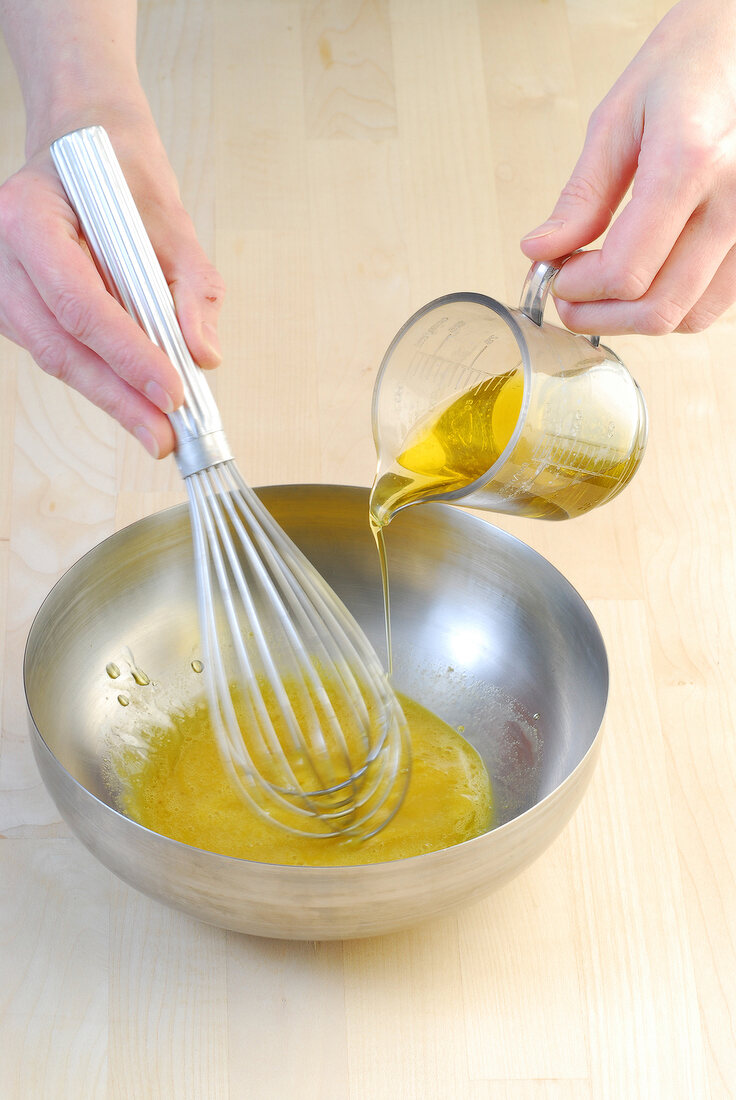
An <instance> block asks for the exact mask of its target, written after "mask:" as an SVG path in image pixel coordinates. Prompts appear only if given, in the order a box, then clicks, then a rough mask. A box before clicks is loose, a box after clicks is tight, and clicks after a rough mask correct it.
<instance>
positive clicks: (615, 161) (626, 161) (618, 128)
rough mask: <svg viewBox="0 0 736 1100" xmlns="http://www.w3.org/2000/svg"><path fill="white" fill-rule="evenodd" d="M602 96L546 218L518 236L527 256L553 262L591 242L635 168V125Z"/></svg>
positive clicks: (597, 235) (606, 220) (636, 137)
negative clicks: (575, 162)
mask: <svg viewBox="0 0 736 1100" xmlns="http://www.w3.org/2000/svg"><path fill="white" fill-rule="evenodd" d="M616 103H617V100H616V99H614V98H611V99H606V100H604V101H603V103H602V104H601V105H600V106H599V107H598V108H596V110H595V111H594V112H593V114H592V115H591V119H590V123H589V125H588V132H587V135H586V139H585V144H584V146H583V150H582V153H581V154H580V158H579V159H578V162H577V164H576V165H575V168H574V170H573V173H572V175H571V176H570V179H569V180H568V181H567V183H566V184H565V186H564V187H563V189H562V192H561V193H560V196H559V198H558V200H557V202H556V204H555V207H554V210H553V211H552V213H551V215H550V217H549V218H548V219H547V221H546V222H544V223H543V224H542V225H540V226H538V227H537V228H536V229H533V230H532V231H531V232H530V233H528V234H527V235H526V236H525V237H523V238H522V241H521V248H522V251H523V252H524V253H525V255H527V256H528V257H529V258H530V259H534V260H552V259H555V258H556V257H558V256H564V255H567V254H568V253H570V252H574V251H575V249H578V248H582V247H583V246H584V245H586V244H590V242H591V241H594V240H595V239H596V237H599V236H600V235H601V233H603V231H604V230H605V228H606V227H607V226H608V225H609V223H610V221H611V219H612V217H613V215H614V212H615V210H616V209H617V207H618V205H619V203H620V202H621V200H622V198H623V197H624V195H625V194H626V191H627V189H628V187H629V184H630V183H631V180H632V178H633V175H634V172H635V170H636V163H637V155H638V134H639V132H640V131H639V128H638V126H637V124H636V123H635V122H634V121H633V120H632V121H631V122H629V123H628V124H627V121H626V119H622V117H621V113H620V111H619V109H618V108H617V106H616Z"/></svg>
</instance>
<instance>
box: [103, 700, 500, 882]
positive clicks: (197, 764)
mask: <svg viewBox="0 0 736 1100" xmlns="http://www.w3.org/2000/svg"><path fill="white" fill-rule="evenodd" d="M400 701H401V705H402V707H403V709H404V714H405V716H406V719H407V722H408V725H409V731H410V735H411V744H412V769H411V778H410V781H409V786H408V790H407V793H406V796H405V798H404V801H403V803H402V805H401V808H400V809H399V811H398V813H397V814H396V816H395V817H394V818H393V819H392V820H391V821H390V822H389V823H388V824H387V825H386V826H385V827H384V828H383V829H381V831H380V832H379V833H377V834H376V835H375V836H373V837H369V838H368V839H366V840H355V839H352V838H349V837H345V836H338V837H324V838H323V837H320V838H314V837H305V836H297V835H295V834H292V833H289V832H286V831H284V830H283V829H281V828H279V827H278V826H277V825H274V824H272V823H271V822H269V821H267V820H264V818H263V817H261V815H260V814H258V812H257V811H256V810H254V809H252V808H251V807H250V806H249V805H248V804H247V803H246V802H245V801H244V800H243V798H242V796H241V795H240V794H239V793H238V792H237V790H236V789H235V788H234V787H233V785H232V782H231V780H230V778H229V775H228V773H227V771H226V769H225V767H224V766H223V763H222V760H221V758H220V754H219V750H218V747H217V744H216V741H215V738H214V734H213V732H212V727H211V725H210V720H209V716H208V711H207V706H206V704H205V703H204V702H203V703H201V704H199V705H198V706H196V707H193V708H192V709H191V710H188V711H186V712H182V713H179V714H175V715H172V716H171V724H170V726H169V727H168V728H167V729H151V730H145V731H144V734H145V742H146V744H147V746H148V748H147V751H146V752H145V754H144V756H143V758H142V759H141V754H140V750H130V751H129V752H128V753H127V754H126V752H125V751H123V752H122V753H121V755H120V757H119V758H118V759H117V760H116V764H115V771H116V773H117V776H118V780H119V782H120V786H121V793H120V795H119V803H120V806H121V809H122V810H123V811H124V813H126V814H127V815H128V817H131V818H132V819H133V820H134V821H137V822H138V823H139V824H140V825H144V826H145V827H146V828H147V829H151V830H152V831H153V832H156V833H160V834H161V835H163V836H168V837H171V838H172V839H173V840H178V841H181V842H182V843H184V844H189V845H192V846H193V847H195V848H204V849H206V850H207V851H211V852H219V853H221V854H222V855H227V856H236V857H238V858H240V859H248V860H255V861H257V862H260V863H275V864H288V865H292V866H318V867H326V866H349V865H351V864H364V863H380V862H383V861H385V860H394V859H406V858H408V857H409V856H416V855H421V854H422V853H424V852H433V851H436V850H438V849H440V848H448V847H450V846H452V845H454V844H460V843H461V842H462V841H464V840H469V839H471V838H472V837H474V836H478V835H479V834H480V833H483V832H485V831H486V830H487V829H489V828H490V827H491V825H492V819H493V797H492V791H491V784H490V780H489V777H488V773H487V771H486V768H485V765H484V764H483V761H482V760H481V758H480V756H479V755H478V753H477V752H476V750H475V749H474V748H473V747H472V745H470V744H469V743H468V742H467V741H466V740H465V738H463V737H461V736H460V734H459V733H457V732H456V731H455V730H454V729H453V728H452V727H451V726H449V725H448V724H447V723H446V722H443V721H442V720H441V719H440V718H438V717H437V716H436V715H434V714H432V713H431V712H430V711H428V710H427V709H426V708H425V707H422V706H420V704H418V703H415V702H414V701H413V700H411V699H407V698H406V697H405V696H400Z"/></svg>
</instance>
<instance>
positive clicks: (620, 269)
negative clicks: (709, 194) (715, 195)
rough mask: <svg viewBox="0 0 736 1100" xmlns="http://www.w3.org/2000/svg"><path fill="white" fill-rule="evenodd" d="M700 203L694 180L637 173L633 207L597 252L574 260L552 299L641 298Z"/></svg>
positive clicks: (557, 281) (557, 280) (558, 278)
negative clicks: (555, 297) (554, 297)
mask: <svg viewBox="0 0 736 1100" xmlns="http://www.w3.org/2000/svg"><path fill="white" fill-rule="evenodd" d="M699 198H700V192H699V186H697V188H696V185H695V184H694V182H693V181H692V180H686V179H683V180H680V179H679V178H676V177H675V174H674V173H669V174H668V173H665V174H662V173H660V171H659V169H658V170H657V171H656V173H646V172H641V171H640V172H638V173H637V176H636V180H635V182H634V189H633V193H632V197H631V201H630V202H629V203H628V204H627V205H626V206H625V207H624V209H623V210H622V212H621V213H620V214H619V216H618V217H617V218H616V220H615V221H614V223H613V225H612V226H611V228H610V229H609V231H608V234H607V236H606V239H605V241H604V242H603V245H602V247H601V248H600V250H597V251H596V250H594V251H589V252H584V253H581V254H578V255H577V256H572V257H571V258H570V260H568V261H567V262H566V263H565V265H564V267H563V268H562V270H561V271H560V273H559V274H558V275H557V276H556V278H555V286H554V293H555V295H556V296H557V297H558V298H563V299H565V300H566V301H569V302H593V301H598V300H601V301H602V300H607V299H615V300H617V301H625V302H633V301H636V300H637V299H639V298H641V297H642V296H643V295H645V294H646V293H647V291H648V290H649V288H650V287H651V286H652V283H653V282H654V280H655V278H656V277H657V275H658V273H659V271H660V270H661V269H662V268H663V266H664V264H665V262H666V260H667V258H668V256H669V255H670V253H671V252H672V250H673V248H674V247H675V245H676V242H677V241H678V239H679V238H680V236H681V234H682V232H683V230H684V229H685V226H686V225H687V224H688V222H689V221H690V219H691V217H692V216H693V213H694V211H695V210H696V209H697V204H698V201H699ZM721 255H722V254H721Z"/></svg>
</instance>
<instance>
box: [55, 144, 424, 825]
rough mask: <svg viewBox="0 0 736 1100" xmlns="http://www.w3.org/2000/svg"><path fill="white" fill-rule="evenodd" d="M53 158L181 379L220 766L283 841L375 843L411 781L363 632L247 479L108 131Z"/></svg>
mask: <svg viewBox="0 0 736 1100" xmlns="http://www.w3.org/2000/svg"><path fill="white" fill-rule="evenodd" d="M51 151H52V156H53V159H54V163H55V164H56V167H57V170H58V172H59V175H60V177H61V180H62V183H63V184H64V187H65V189H66V191H67V194H68V196H69V200H70V202H71V204H72V206H73V208H74V209H75V211H76V213H77V216H78V218H79V222H80V226H81V228H82V232H83V233H84V236H85V239H86V241H87V244H88V246H89V249H90V252H91V253H92V256H93V257H94V259H95V262H96V264H97V266H98V268H99V270H100V273H101V275H102V277H103V279H104V281H105V284H106V285H107V288H108V290H109V291H110V292H111V293H112V294H113V295H114V296H115V297H116V298H117V299H118V301H119V302H120V303H121V304H122V305H123V306H124V308H125V309H127V310H128V312H129V313H130V314H131V315H132V316H133V317H134V318H135V320H136V321H138V323H139V324H140V325H141V327H142V328H143V329H144V330H145V332H146V333H147V334H148V336H149V337H150V338H151V340H153V341H154V342H155V343H156V344H158V346H159V347H161V348H162V349H163V350H164V351H165V352H166V353H167V355H168V356H169V358H170V359H171V361H172V362H173V363H174V365H175V366H176V367H177V368H178V370H179V372H180V374H181V375H182V378H183V382H184V391H185V402H184V405H183V406H182V407H181V408H180V409H177V410H176V411H175V412H173V413H171V415H170V420H171V423H172V426H173V428H174V432H175V435H176V439H177V449H176V461H177V465H178V467H179V471H180V473H181V475H182V477H183V478H184V482H185V485H186V487H187V492H188V495H189V509H190V517H191V525H192V537H193V543H194V562H195V573H196V581H197V594H198V604H199V617H200V629H201V635H202V647H203V653H202V656H203V660H204V665H205V674H206V683H207V695H208V702H209V708H210V714H211V719H212V725H213V729H214V732H215V736H216V738H217V740H218V744H219V746H220V750H221V753H222V756H223V759H224V760H225V762H226V764H227V765H228V767H229V770H230V773H231V775H232V776H233V778H234V780H235V782H236V784H237V786H238V788H239V789H240V791H241V792H242V794H243V796H244V797H245V798H246V799H248V801H249V802H251V803H252V804H253V805H254V806H255V807H256V809H257V810H258V811H259V812H260V813H261V814H263V815H264V816H266V817H268V818H269V819H271V820H272V821H274V822H275V823H277V824H278V825H280V826H282V827H283V828H285V829H288V830H291V831H293V832H297V833H305V834H308V835H312V836H315V837H326V836H335V835H339V834H347V835H350V836H355V837H367V836H371V835H373V834H374V833H376V832H378V830H379V829H381V828H382V827H383V826H384V825H385V824H386V822H387V821H389V820H390V819H391V818H392V817H393V816H394V814H395V813H396V811H397V810H398V808H399V806H400V805H401V801H402V799H403V796H404V793H405V791H406V786H407V783H408V778H409V770H410V748H409V738H408V732H407V728H406V722H405V719H404V716H403V713H402V711H401V707H400V705H399V702H398V700H397V698H396V695H395V694H394V692H393V690H392V688H391V686H390V684H389V681H388V678H387V676H386V674H385V672H384V670H383V669H382V667H381V664H380V661H379V660H378V657H377V655H376V653H375V652H374V650H373V648H372V646H371V645H370V642H369V641H368V639H367V638H366V637H365V635H364V634H363V632H362V630H361V629H360V627H359V626H358V624H357V623H356V622H355V620H354V619H353V618H352V616H351V615H350V613H349V612H348V611H347V609H346V608H345V607H344V605H343V604H342V603H341V601H340V600H339V599H338V597H337V596H336V595H335V593H334V592H333V591H332V590H331V589H330V587H329V586H328V585H327V583H326V582H325V581H324V580H323V578H322V577H321V576H320V575H319V574H318V573H317V571H316V570H315V569H314V568H313V567H312V565H311V564H310V563H309V562H308V561H307V559H306V558H305V557H304V555H303V554H302V553H301V552H300V551H299V550H298V549H297V547H296V546H295V545H294V544H293V543H292V542H291V540H290V539H289V538H288V537H287V536H286V534H285V533H284V532H283V531H282V530H281V528H280V527H279V526H278V524H276V523H275V521H274V520H273V519H272V517H271V516H270V515H269V513H268V512H267V511H266V509H265V508H264V507H263V505H262V504H261V502H260V501H259V499H258V497H257V496H256V494H255V493H254V492H253V490H252V489H250V488H249V486H248V485H247V484H246V483H245V481H244V480H243V478H242V476H241V474H240V472H239V471H238V468H237V466H236V464H235V462H234V461H233V458H232V455H231V453H230V449H229V447H228V444H227V440H226V438H225V433H224V431H223V428H222V422H221V420H220V415H219V412H218V409H217V406H216V404H215V401H214V399H213V397H212V394H211V391H210V390H209V387H208V385H207V383H206V381H205V380H204V377H203V375H202V372H201V371H200V369H199V368H198V367H197V366H196V364H195V363H194V361H193V360H192V358H191V355H190V354H189V351H188V349H187V346H186V343H185V341H184V338H183V336H182V333H181V330H180V328H179V325H178V322H177V320H176V313H175V310H174V304H173V300H172V297H171V293H170V291H169V288H168V286H167V284H166V280H165V278H164V275H163V272H162V271H161V268H160V265H159V263H158V261H157V259H156V256H155V254H154V251H153V247H152V245H151V243H150V241H149V239H148V236H147V234H146V231H145V228H144V226H143V223H142V221H141V219H140V216H139V214H138V211H137V209H136V207H135V203H134V201H133V198H132V195H131V194H130V191H129V189H128V186H127V184H126V182H125V179H124V177H123V173H122V170H121V168H120V165H119V164H118V162H117V159H116V157H115V154H114V152H113V149H112V146H111V144H110V142H109V139H108V137H107V135H106V133H105V131H104V130H102V129H101V128H100V127H97V126H94V127H89V128H86V129H84V130H78V131H75V132H74V133H71V134H67V135H65V136H64V137H62V138H59V139H58V140H57V141H56V142H54V144H53V145H52V147H51Z"/></svg>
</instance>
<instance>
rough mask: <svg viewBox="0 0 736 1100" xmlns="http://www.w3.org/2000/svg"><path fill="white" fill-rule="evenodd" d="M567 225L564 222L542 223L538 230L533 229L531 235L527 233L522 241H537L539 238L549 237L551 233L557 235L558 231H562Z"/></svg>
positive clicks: (552, 220)
mask: <svg viewBox="0 0 736 1100" xmlns="http://www.w3.org/2000/svg"><path fill="white" fill-rule="evenodd" d="M564 224H565V223H564V222H563V221H556V220H554V219H550V221H547V222H542V224H541V225H538V226H537V228H536V229H532V231H531V233H527V235H526V236H525V237H522V238H521V239H522V241H535V240H536V239H537V237H548V236H549V235H550V233H556V232H557V230H558V229H562V227H563V225H564Z"/></svg>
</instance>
